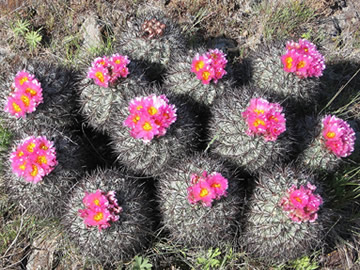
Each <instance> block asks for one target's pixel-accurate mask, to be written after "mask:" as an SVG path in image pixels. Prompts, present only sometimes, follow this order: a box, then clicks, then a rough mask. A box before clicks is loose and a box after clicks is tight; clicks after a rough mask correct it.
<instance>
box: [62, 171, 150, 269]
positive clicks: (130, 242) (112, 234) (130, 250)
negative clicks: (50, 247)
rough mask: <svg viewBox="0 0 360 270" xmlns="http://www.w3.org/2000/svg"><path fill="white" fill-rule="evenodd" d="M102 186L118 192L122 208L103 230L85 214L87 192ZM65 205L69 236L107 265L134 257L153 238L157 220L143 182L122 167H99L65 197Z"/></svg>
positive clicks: (80, 248) (118, 199) (66, 226)
mask: <svg viewBox="0 0 360 270" xmlns="http://www.w3.org/2000/svg"><path fill="white" fill-rule="evenodd" d="M98 190H100V191H103V192H105V193H108V192H110V191H111V192H115V198H114V199H116V201H117V204H118V206H119V207H120V208H121V211H118V212H119V214H118V220H117V221H115V220H114V221H112V222H110V223H109V225H110V226H109V227H107V228H103V229H101V230H99V228H97V227H89V226H88V227H87V226H86V225H85V223H84V219H83V218H82V217H81V212H82V209H83V208H84V204H83V199H84V196H85V194H89V193H95V192H96V191H98ZM85 192H86V193H85ZM64 207H66V213H65V215H64V217H63V218H62V223H63V225H64V226H65V230H66V232H67V236H68V237H69V239H70V240H71V241H72V242H73V243H75V244H76V245H77V247H78V249H79V251H80V252H81V253H82V254H83V255H85V256H86V257H88V258H90V259H92V260H95V261H98V262H101V263H102V264H104V265H111V264H115V263H116V262H118V261H121V260H129V259H131V258H132V257H133V256H134V255H135V254H137V253H138V252H140V251H141V250H142V249H143V248H145V247H146V246H147V244H148V242H149V240H150V238H151V235H152V229H153V225H154V220H153V210H152V208H151V204H150V203H149V196H148V194H147V193H146V190H145V188H144V186H143V184H141V183H140V182H139V181H138V180H136V179H135V178H133V177H130V176H126V175H124V174H123V173H121V172H120V171H118V170H115V169H106V170H99V171H95V172H92V173H90V174H89V175H87V176H85V177H84V178H83V179H82V180H81V181H80V182H79V184H78V185H77V187H76V188H74V190H73V192H72V195H71V198H70V199H69V200H66V201H64ZM79 210H81V211H80V213H79ZM94 218H95V220H98V219H99V218H96V217H94Z"/></svg>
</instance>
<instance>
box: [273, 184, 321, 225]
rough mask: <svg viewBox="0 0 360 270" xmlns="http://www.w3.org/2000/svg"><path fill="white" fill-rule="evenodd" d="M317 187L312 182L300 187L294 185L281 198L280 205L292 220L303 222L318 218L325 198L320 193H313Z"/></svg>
mask: <svg viewBox="0 0 360 270" xmlns="http://www.w3.org/2000/svg"><path fill="white" fill-rule="evenodd" d="M315 189H316V187H315V186H313V185H311V184H310V183H308V184H307V186H306V187H304V186H300V188H299V189H297V188H296V186H295V185H293V186H292V187H291V188H290V189H289V190H288V191H287V194H286V195H285V196H284V197H283V198H281V200H280V202H279V205H280V206H281V207H282V209H283V211H285V212H286V213H287V215H288V217H289V218H290V219H291V220H292V221H294V222H296V223H302V222H307V221H309V222H314V221H315V220H316V219H317V217H318V214H317V211H318V210H319V208H320V205H322V203H323V200H322V198H321V196H320V195H318V194H313V192H314V191H315Z"/></svg>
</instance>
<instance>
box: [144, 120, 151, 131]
mask: <svg viewBox="0 0 360 270" xmlns="http://www.w3.org/2000/svg"><path fill="white" fill-rule="evenodd" d="M143 129H144V130H145V131H150V130H152V126H151V124H150V123H149V122H145V124H144V125H143Z"/></svg>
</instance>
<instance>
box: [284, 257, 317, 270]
mask: <svg viewBox="0 0 360 270" xmlns="http://www.w3.org/2000/svg"><path fill="white" fill-rule="evenodd" d="M290 267H291V269H295V270H315V269H318V268H319V265H318V264H317V263H316V262H314V261H312V260H311V259H310V258H309V257H308V256H305V257H302V258H299V259H296V260H295V261H293V262H292V263H291V264H290Z"/></svg>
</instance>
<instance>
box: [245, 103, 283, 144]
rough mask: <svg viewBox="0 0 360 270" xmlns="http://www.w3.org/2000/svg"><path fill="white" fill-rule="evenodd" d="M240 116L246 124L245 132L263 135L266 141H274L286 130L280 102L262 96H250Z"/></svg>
mask: <svg viewBox="0 0 360 270" xmlns="http://www.w3.org/2000/svg"><path fill="white" fill-rule="evenodd" d="M242 117H243V118H244V119H245V121H246V123H247V126H248V130H247V131H246V134H248V135H250V136H254V135H261V136H264V139H265V140H266V141H275V140H276V139H277V137H278V136H279V135H280V134H281V133H283V132H284V131H285V130H286V125H285V123H286V119H285V116H284V114H283V113H282V107H281V106H280V104H278V103H270V102H268V101H267V100H265V99H263V98H252V99H251V100H250V104H249V106H248V107H247V108H246V110H245V111H244V112H242Z"/></svg>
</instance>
